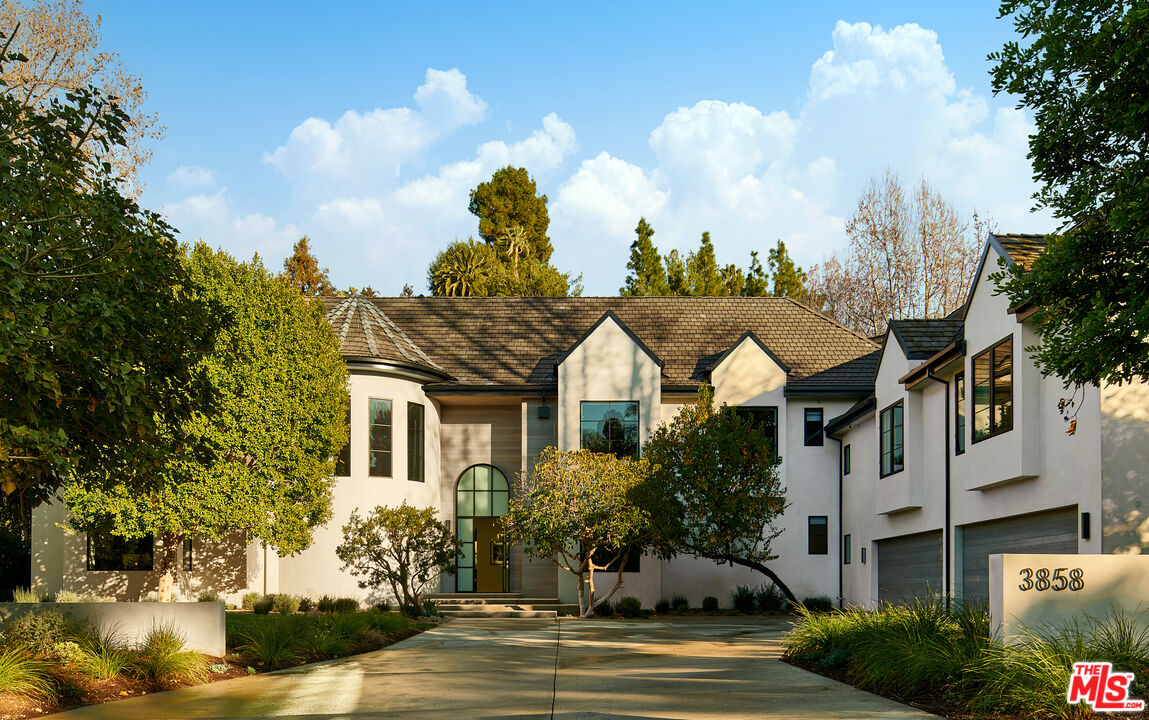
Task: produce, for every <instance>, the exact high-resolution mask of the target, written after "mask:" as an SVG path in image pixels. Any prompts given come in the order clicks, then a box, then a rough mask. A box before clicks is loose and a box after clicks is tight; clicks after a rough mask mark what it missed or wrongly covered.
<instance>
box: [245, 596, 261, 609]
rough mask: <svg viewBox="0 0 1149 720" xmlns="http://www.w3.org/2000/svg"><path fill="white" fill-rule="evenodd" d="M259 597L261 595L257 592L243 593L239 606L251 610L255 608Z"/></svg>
mask: <svg viewBox="0 0 1149 720" xmlns="http://www.w3.org/2000/svg"><path fill="white" fill-rule="evenodd" d="M261 597H263V596H262V595H260V594H259V593H257V592H249V593H244V594H243V600H241V601H240V607H242V608H243V609H244V610H253V609H255V603H256V602H258V601H259V599H260V598H261Z"/></svg>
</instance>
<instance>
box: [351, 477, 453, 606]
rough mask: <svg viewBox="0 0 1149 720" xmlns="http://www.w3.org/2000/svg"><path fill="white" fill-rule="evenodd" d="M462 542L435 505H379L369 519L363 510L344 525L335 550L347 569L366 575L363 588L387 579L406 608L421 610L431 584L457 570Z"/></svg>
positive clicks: (354, 573)
mask: <svg viewBox="0 0 1149 720" xmlns="http://www.w3.org/2000/svg"><path fill="white" fill-rule="evenodd" d="M458 552H459V543H458V541H457V540H456V539H455V537H454V536H453V535H451V531H450V530H448V529H447V528H446V526H445V525H443V523H441V522H439V520H438V519H437V518H436V517H435V511H434V510H432V509H431V508H415V507H411V506H410V505H408V504H407V501H405V500H404V501H403V504H402V505H400V506H399V507H397V508H396V507H388V506H386V505H376V506H375V509H374V510H372V511H371V513H370V514H369V515H368V516H367V517H366V518H362V517H360V516H359V508H355V510H354V511H352V513H351V518H350V519H349V520H348V521H347V524H346V525H344V526H343V543H342V544H340V545H339V547H337V548H335V554H336V555H338V556H339V559H340V560H342V561H343V569H344V570H348V569H350V571H351V574H352V575H354V576H356V577H359V578H362V579H360V580H359V587H361V588H378V587H380V586H381V585H383V584H384V583H387V584H388V585H389V586H391V592H392V594H394V596H395V599H396V600H397V601H398V602H399V604H400V606H401V607H403V608H418V607H419V602H420V597H419V596H420V595H421V594H422V592H423V588H425V587H426V586H427V583H429V582H431V581H432V580H434V579H435V578H437V577H438V576H439V575H440V573H444V572H453V571H454V570H455V561H456V557H457V554H458Z"/></svg>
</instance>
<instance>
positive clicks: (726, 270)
mask: <svg viewBox="0 0 1149 720" xmlns="http://www.w3.org/2000/svg"><path fill="white" fill-rule="evenodd" d="M720 275H721V277H722V285H723V287H724V288H725V292H723V293H722V294H723V295H733V296H735V297H737V296H739V295H745V294H746V292H745V291H746V273H745V272H744V271H743V270H742V268H740V267H738V266H737V265H735V264H734V263H730V264H728V265H723V266H722V271H721V273H720Z"/></svg>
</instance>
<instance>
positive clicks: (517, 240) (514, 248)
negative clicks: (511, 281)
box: [499, 225, 531, 278]
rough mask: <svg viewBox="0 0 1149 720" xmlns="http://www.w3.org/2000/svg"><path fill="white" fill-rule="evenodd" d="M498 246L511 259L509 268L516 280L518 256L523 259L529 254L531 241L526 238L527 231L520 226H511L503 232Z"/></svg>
mask: <svg viewBox="0 0 1149 720" xmlns="http://www.w3.org/2000/svg"><path fill="white" fill-rule="evenodd" d="M499 245H500V246H502V250H503V252H504V253H506V254H507V255H508V256H509V257H510V258H511V267H512V268H514V272H515V277H516V278H517V277H518V276H519V256H520V255H522V256H524V257H525V256H526V255H529V254H530V252H531V240H530V237H528V236H527V231H526V230H525V229H524V228H523V226H522V225H512V226H511V227H509V228H507V229H506V230H504V231H503V235H502V237H501V238H500V239H499Z"/></svg>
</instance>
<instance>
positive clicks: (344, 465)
mask: <svg viewBox="0 0 1149 720" xmlns="http://www.w3.org/2000/svg"><path fill="white" fill-rule="evenodd" d="M347 431H348V432H351V408H347ZM350 475H351V438H350V436H348V438H347V444H346V445H344V446H343V449H342V450H340V451H339V457H337V458H335V477H348V476H350Z"/></svg>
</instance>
